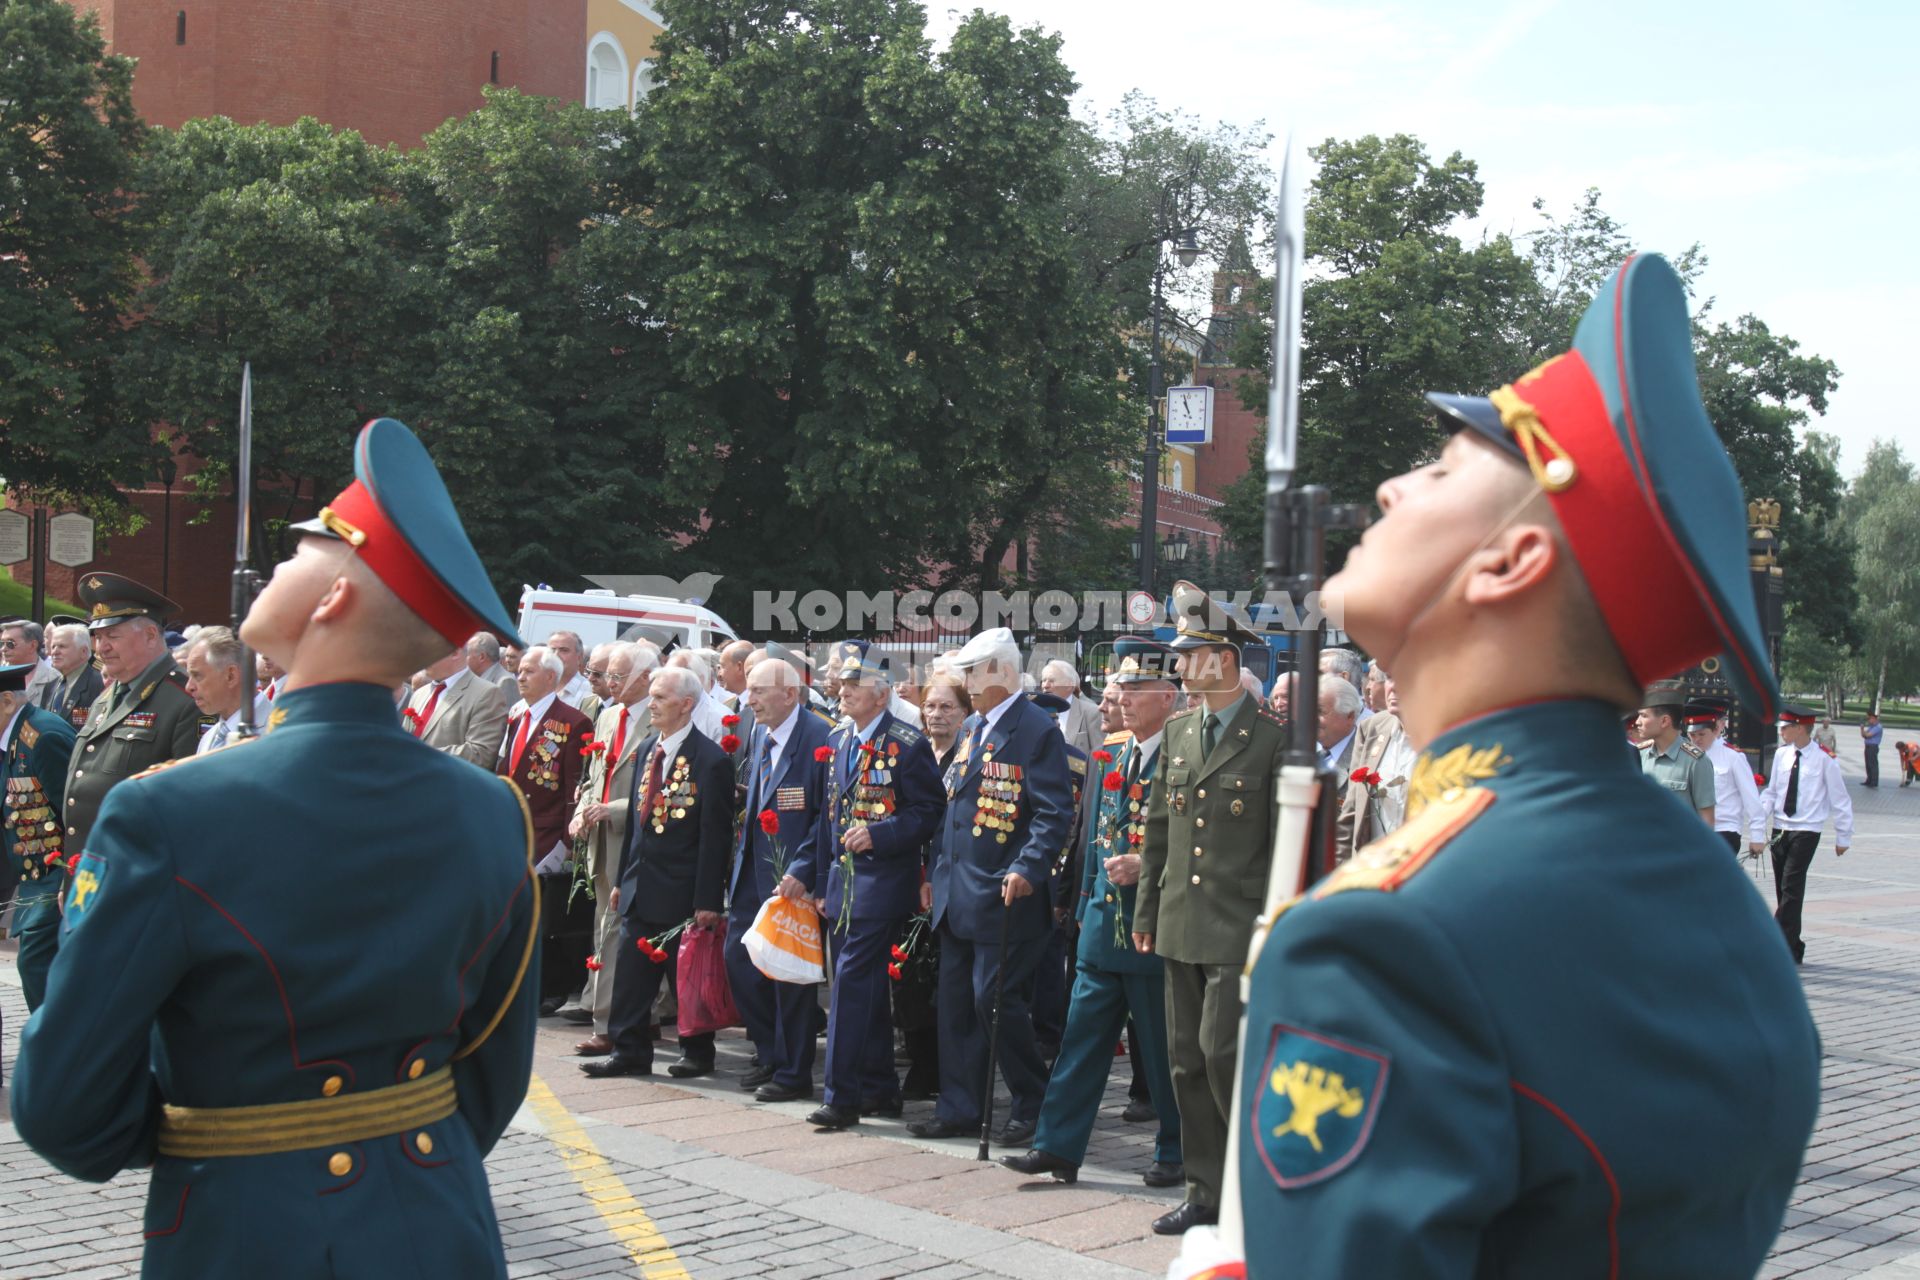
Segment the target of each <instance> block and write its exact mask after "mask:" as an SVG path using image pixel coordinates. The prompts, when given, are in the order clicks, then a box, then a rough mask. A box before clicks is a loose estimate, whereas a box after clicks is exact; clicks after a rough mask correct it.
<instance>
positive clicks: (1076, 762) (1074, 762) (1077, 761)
mask: <svg viewBox="0 0 1920 1280" xmlns="http://www.w3.org/2000/svg"><path fill="white" fill-rule="evenodd" d="M1067 768H1069V769H1071V770H1073V771H1074V772H1075V773H1079V774H1084V773H1085V772H1086V771H1087V758H1086V757H1085V756H1068V757H1067Z"/></svg>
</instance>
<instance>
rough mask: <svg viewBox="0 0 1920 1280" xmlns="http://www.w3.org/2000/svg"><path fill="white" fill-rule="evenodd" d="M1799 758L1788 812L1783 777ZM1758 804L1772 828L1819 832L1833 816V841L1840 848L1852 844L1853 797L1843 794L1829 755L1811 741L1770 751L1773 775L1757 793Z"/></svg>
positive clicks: (1837, 769) (1844, 788)
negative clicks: (1797, 782) (1795, 787)
mask: <svg viewBox="0 0 1920 1280" xmlns="http://www.w3.org/2000/svg"><path fill="white" fill-rule="evenodd" d="M1796 758H1798V759H1799V761H1800V788H1799V790H1798V791H1797V792H1796V793H1795V795H1794V799H1795V801H1796V802H1797V803H1796V804H1795V805H1794V810H1793V813H1792V814H1791V815H1789V814H1788V813H1787V811H1786V808H1787V779H1788V778H1789V777H1791V776H1792V774H1793V762H1794V760H1795V759H1796ZM1760 807H1761V808H1762V809H1764V810H1765V811H1766V816H1767V817H1768V818H1769V819H1771V820H1772V822H1773V826H1774V829H1775V830H1776V831H1819V830H1821V829H1822V828H1824V827H1825V826H1826V825H1827V819H1828V818H1829V817H1831V818H1832V819H1833V842H1834V844H1835V845H1837V846H1838V847H1840V848H1842V849H1848V848H1851V847H1852V846H1853V799H1852V797H1850V796H1848V795H1847V784H1846V780H1845V779H1843V778H1842V777H1841V776H1840V765H1839V762H1838V761H1836V760H1835V759H1834V758H1833V757H1832V756H1830V755H1828V754H1827V753H1826V752H1824V751H1822V750H1821V749H1820V748H1819V747H1818V746H1816V745H1814V744H1813V743H1808V744H1807V746H1806V748H1805V749H1804V750H1802V749H1799V748H1796V747H1781V748H1780V749H1779V750H1778V751H1776V752H1774V754H1773V775H1772V776H1771V777H1769V778H1768V779H1767V789H1766V790H1765V791H1763V792H1761V793H1760Z"/></svg>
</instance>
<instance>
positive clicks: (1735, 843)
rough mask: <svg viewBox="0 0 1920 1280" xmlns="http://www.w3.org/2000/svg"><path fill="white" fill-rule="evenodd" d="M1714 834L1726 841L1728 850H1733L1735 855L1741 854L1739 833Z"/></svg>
mask: <svg viewBox="0 0 1920 1280" xmlns="http://www.w3.org/2000/svg"><path fill="white" fill-rule="evenodd" d="M1713 834H1715V835H1717V836H1719V837H1720V838H1721V839H1722V840H1724V841H1726V845H1727V848H1728V849H1730V850H1732V851H1733V853H1734V854H1736V855H1737V854H1738V853H1739V852H1740V833H1739V832H1738V831H1716V832H1714V833H1713Z"/></svg>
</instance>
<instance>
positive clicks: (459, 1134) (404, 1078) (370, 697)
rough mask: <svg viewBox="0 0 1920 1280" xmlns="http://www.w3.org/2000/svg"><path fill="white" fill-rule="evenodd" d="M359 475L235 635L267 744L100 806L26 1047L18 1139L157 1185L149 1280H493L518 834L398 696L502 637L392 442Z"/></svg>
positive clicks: (519, 828)
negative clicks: (400, 689)
mask: <svg viewBox="0 0 1920 1280" xmlns="http://www.w3.org/2000/svg"><path fill="white" fill-rule="evenodd" d="M354 461H355V466H354V471H355V475H356V479H355V481H354V483H353V484H352V485H351V486H350V487H349V488H348V489H347V490H346V491H345V492H344V493H342V494H341V495H340V496H339V497H337V498H335V499H334V501H333V502H332V503H331V504H330V505H329V506H327V507H325V508H323V509H322V511H321V514H320V517H319V519H318V520H317V521H314V522H312V523H310V524H306V525H302V526H298V530H299V532H300V534H301V537H300V539H299V545H298V549H297V550H296V552H295V553H294V555H293V557H292V558H291V559H290V560H288V561H287V562H285V563H283V564H281V565H280V566H279V568H278V569H277V570H276V571H275V573H274V575H273V579H272V581H271V583H270V584H269V585H268V586H267V588H266V590H265V591H264V592H263V593H262V595H261V597H260V599H259V600H258V601H257V602H256V603H255V604H254V606H253V610H252V612H251V613H250V614H249V615H248V617H247V620H246V624H245V626H244V628H243V629H242V632H241V634H242V638H243V639H244V640H245V641H246V642H247V643H248V644H249V645H251V646H253V647H255V648H256V649H258V650H260V651H262V652H264V653H266V654H269V655H271V656H272V657H273V659H274V660H275V661H276V662H277V663H279V664H281V665H282V666H284V667H286V668H287V670H288V676H287V683H286V686H285V690H284V691H283V692H282V693H281V695H280V696H279V698H278V699H277V700H276V701H275V703H274V708H273V715H272V732H271V733H269V734H268V735H266V736H264V737H261V738H258V739H252V740H243V741H241V742H240V743H239V744H238V745H235V746H231V747H227V748H225V749H223V750H219V751H214V752H210V753H208V754H206V755H203V756H197V757H190V758H187V759H185V760H181V761H177V762H174V763H172V764H170V765H163V766H160V767H158V768H155V769H152V770H149V771H148V772H146V773H144V774H140V775H137V776H135V777H134V778H131V779H129V780H127V781H126V782H124V783H122V784H120V785H118V786H116V787H114V789H113V790H112V792H111V793H109V794H108V796H107V797H106V801H105V803H104V805H103V806H102V807H101V811H100V815H99V820H98V821H97V822H96V823H95V824H94V827H93V830H92V832H91V835H90V837H89V838H88V841H87V846H86V849H85V852H84V853H83V854H82V855H81V859H80V863H79V866H78V868H77V870H76V871H75V873H74V875H73V881H72V887H71V888H70V889H69V890H68V893H67V898H66V904H65V905H66V915H65V920H64V923H63V925H62V933H63V936H62V941H61V945H60V954H59V956H58V957H57V958H56V959H55V961H54V965H53V972H52V975H51V978H50V979H49V982H48V985H47V998H46V1003H45V1004H43V1005H42V1006H41V1007H40V1010H39V1012H38V1013H36V1014H35V1015H34V1017H33V1020H32V1022H31V1023H29V1024H28V1026H27V1030H26V1034H25V1036H24V1037H23V1038H22V1043H21V1051H20V1064H19V1070H18V1073H17V1075H16V1076H15V1079H14V1088H13V1092H12V1104H13V1118H14V1123H15V1125H16V1127H17V1128H18V1131H19V1133H20V1135H21V1137H22V1138H24V1139H25V1140H26V1141H27V1142H28V1143H29V1144H30V1145H32V1146H33V1148H34V1149H35V1150H37V1151H39V1152H40V1153H41V1154H42V1155H44V1156H46V1157H47V1158H48V1159H49V1160H51V1161H52V1162H53V1163H54V1164H55V1165H57V1166H58V1167H59V1168H61V1169H62V1170H64V1171H66V1172H68V1173H70V1174H73V1175H74V1176H76V1177H80V1178H86V1179H89V1180H93V1181H106V1180H107V1179H109V1178H111V1177H113V1176H114V1175H115V1174H117V1173H118V1172H119V1171H120V1170H122V1169H129V1168H142V1167H145V1166H146V1165H148V1164H151V1165H152V1166H153V1176H152V1179H151V1181H150V1183H149V1187H148V1192H147V1209H146V1219H145V1224H144V1231H145V1236H146V1259H145V1263H144V1266H143V1269H142V1272H141V1274H142V1275H144V1276H147V1277H180V1278H181V1280H189V1278H191V1280H207V1278H208V1277H224V1276H243V1275H244V1276H253V1275H271V1276H274V1277H276V1280H344V1278H346V1277H353V1278H354V1280H364V1278H368V1277H402V1276H406V1277H413V1276H422V1275H444V1276H456V1275H457V1276H491V1277H504V1276H505V1275H506V1274H507V1269H506V1260H505V1257H504V1255H503V1252H502V1249H501V1245H500V1238H499V1230H498V1227H497V1226H496V1224H495V1221H494V1214H493V1202H492V1197H491V1195H490V1194H489V1192H488V1188H487V1178H486V1173H485V1171H484V1170H483V1168H482V1166H481V1160H482V1158H483V1157H484V1156H485V1155H486V1153H487V1152H488V1151H489V1150H490V1149H491V1148H492V1147H493V1145H494V1143H495V1141H496V1140H498V1138H499V1137H500V1135H501V1133H502V1132H503V1131H504V1130H505V1129H506V1127H507V1123H508V1121H509V1120H511V1119H512V1117H513V1113H514V1110H515V1109H516V1108H517V1107H518V1106H519V1105H520V1102H521V1100H522V1098H523V1097H524V1096H525V1094H526V1089H527V1079H528V1073H529V1070H530V1068H531V1066H532V1059H533V1026H534V1019H535V1017H536V1011H535V1002H534V993H535V991H536V990H537V987H538V980H537V979H538V975H537V974H536V973H535V972H533V970H534V969H535V968H536V967H537V964H538V960H537V957H536V956H535V954H534V953H535V943H536V941H537V937H536V930H535V921H536V919H537V907H538V903H537V901H536V895H537V892H538V889H537V885H536V882H535V880H534V878H533V875H532V842H531V837H530V829H531V823H530V821H529V819H528V817H527V808H526V804H525V802H524V801H523V800H522V799H521V797H520V795H519V793H518V792H517V791H516V789H515V788H514V787H513V785H512V784H511V783H509V782H507V781H505V780H503V779H500V778H496V777H494V776H492V775H491V774H488V773H487V772H485V771H484V770H481V769H476V768H475V767H474V766H472V765H470V764H467V763H466V762H464V761H461V760H456V759H454V758H453V757H451V756H447V755H444V754H442V753H441V752H438V751H435V750H434V749H433V748H431V747H429V746H427V745H426V744H425V743H423V742H420V741H419V740H418V739H416V738H414V737H413V735H412V734H410V733H408V732H407V731H406V730H405V729H403V728H402V727H401V725H400V722H399V718H398V717H397V716H395V714H394V707H393V688H394V686H395V685H397V684H399V683H400V681H401V680H403V679H405V678H406V677H407V675H409V674H410V673H412V672H414V671H417V670H419V669H420V668H422V667H424V666H427V665H429V664H431V663H432V662H435V661H437V660H439V659H440V658H442V657H444V656H446V655H447V654H448V653H450V652H452V651H453V650H454V649H455V648H457V647H458V646H459V645H460V644H461V643H462V642H463V641H464V640H465V639H466V637H467V636H469V635H471V634H472V633H473V632H474V631H475V630H476V629H479V628H485V629H487V630H490V631H493V632H495V633H496V634H498V635H500V636H501V637H503V638H505V639H507V640H509V641H513V640H515V639H516V637H515V635H514V630H513V627H512V624H511V622H510V621H509V619H508V615H507V612H506V610H505V609H504V608H503V607H502V605H501V603H500V599H499V597H498V596H497V595H495V594H494V591H493V588H492V586H491V585H490V584H489V582H488V580H487V576H486V572H485V570H484V569H482V568H481V565H480V560H479V557H478V556H476V555H475V554H474V552H473V549H472V547H471V546H470V545H469V544H468V542H467V538H466V534H465V532H464V531H463V530H462V528H461V526H460V522H459V518H458V517H457V516H456V515H455V513H454V509H453V504H452V502H451V501H450V500H449V499H448V497H447V492H446V489H445V487H444V486H443V485H442V484H441V482H440V477H439V475H438V473H437V472H436V471H435V470H434V467H433V463H432V461H431V460H430V459H429V458H428V457H427V454H426V451H425V450H424V449H422V448H421V446H420V443H419V441H417V440H416V439H415V438H414V436H413V434H412V433H411V432H410V431H408V430H407V429H406V428H405V427H404V426H402V425H401V424H400V423H398V422H395V421H393V420H392V419H385V418H383V419H380V420H377V421H375V422H372V423H370V424H368V426H367V427H366V428H365V429H364V430H363V431H362V432H361V434H360V438H359V443H358V447H357V449H356V452H355V459H354ZM343 798H344V799H346V800H348V801H350V803H343V802H342V801H343Z"/></svg>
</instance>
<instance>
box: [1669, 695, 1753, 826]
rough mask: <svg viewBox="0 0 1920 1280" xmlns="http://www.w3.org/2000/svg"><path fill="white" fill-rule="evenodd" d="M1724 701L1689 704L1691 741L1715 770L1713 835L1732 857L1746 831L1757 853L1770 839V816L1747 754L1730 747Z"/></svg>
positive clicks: (1725, 702) (1699, 701)
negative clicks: (1764, 842) (1768, 834)
mask: <svg viewBox="0 0 1920 1280" xmlns="http://www.w3.org/2000/svg"><path fill="white" fill-rule="evenodd" d="M1727 708H1728V704H1727V701H1726V699H1724V698H1696V699H1694V700H1693V701H1692V702H1689V703H1688V704H1687V737H1688V739H1690V740H1691V741H1692V743H1693V745H1694V746H1696V747H1698V748H1700V754H1701V755H1703V756H1704V757H1706V761H1707V763H1708V764H1709V765H1711V766H1712V767H1713V832H1714V834H1715V835H1717V836H1719V837H1720V839H1721V840H1722V841H1723V842H1725V844H1726V846H1727V849H1728V850H1729V851H1730V852H1732V853H1735V854H1737V853H1739V852H1740V837H1741V833H1742V832H1743V831H1744V832H1745V833H1746V838H1747V842H1748V844H1749V845H1750V846H1751V847H1752V849H1753V851H1754V852H1755V853H1758V852H1759V849H1760V843H1761V841H1762V840H1764V839H1765V838H1766V832H1767V816H1766V813H1765V811H1764V810H1762V809H1761V807H1760V791H1759V789H1758V788H1757V787H1755V786H1754V782H1753V779H1754V773H1753V765H1752V764H1751V763H1749V762H1748V760H1747V757H1746V754H1745V753H1744V752H1741V751H1736V750H1734V749H1733V748H1732V747H1730V746H1728V745H1727V738H1726V733H1727Z"/></svg>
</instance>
